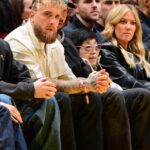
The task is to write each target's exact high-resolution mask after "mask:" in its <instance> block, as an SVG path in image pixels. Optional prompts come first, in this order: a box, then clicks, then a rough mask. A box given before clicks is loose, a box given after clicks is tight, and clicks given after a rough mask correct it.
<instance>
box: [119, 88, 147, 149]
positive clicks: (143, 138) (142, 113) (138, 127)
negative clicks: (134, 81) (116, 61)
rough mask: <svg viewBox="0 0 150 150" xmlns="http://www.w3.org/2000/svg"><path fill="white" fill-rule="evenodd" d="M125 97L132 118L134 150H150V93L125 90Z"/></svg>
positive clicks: (139, 90)
mask: <svg viewBox="0 0 150 150" xmlns="http://www.w3.org/2000/svg"><path fill="white" fill-rule="evenodd" d="M124 96H125V99H126V105H127V109H128V113H129V118H130V126H131V138H132V149H133V150H150V91H148V90H146V89H141V88H138V89H136V88H135V89H130V90H125V91H124ZM121 150H122V149H121Z"/></svg>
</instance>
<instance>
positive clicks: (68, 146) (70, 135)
mask: <svg viewBox="0 0 150 150" xmlns="http://www.w3.org/2000/svg"><path fill="white" fill-rule="evenodd" d="M55 97H56V99H57V102H58V105H59V109H60V116H61V126H60V127H61V129H60V131H61V144H62V150H76V142H75V137H74V127H73V119H72V108H71V107H72V106H71V99H70V97H69V95H68V94H65V93H63V92H57V93H56V95H55Z"/></svg>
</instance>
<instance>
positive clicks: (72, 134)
mask: <svg viewBox="0 0 150 150" xmlns="http://www.w3.org/2000/svg"><path fill="white" fill-rule="evenodd" d="M55 97H56V99H57V101H58V104H59V108H60V112H61V113H60V114H61V141H62V150H92V149H94V150H102V146H103V144H102V125H101V124H102V122H101V116H102V104H101V100H100V98H99V95H98V94H94V93H90V94H89V97H90V103H89V104H86V100H85V95H70V96H69V95H67V94H65V93H62V92H58V93H57V94H56V95H55Z"/></svg>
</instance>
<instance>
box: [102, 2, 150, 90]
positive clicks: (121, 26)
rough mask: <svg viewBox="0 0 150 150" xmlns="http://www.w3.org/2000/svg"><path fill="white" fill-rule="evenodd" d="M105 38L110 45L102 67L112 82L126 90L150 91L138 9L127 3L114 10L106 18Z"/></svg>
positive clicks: (149, 69) (149, 65)
mask: <svg viewBox="0 0 150 150" xmlns="http://www.w3.org/2000/svg"><path fill="white" fill-rule="evenodd" d="M103 35H104V36H105V37H106V38H107V39H108V40H109V41H110V43H109V42H107V43H105V44H104V46H102V51H101V55H102V58H101V64H102V66H103V68H106V69H107V71H108V72H109V73H110V76H111V77H112V79H113V80H114V81H115V82H116V83H118V84H120V85H121V86H122V87H123V88H124V89H129V88H135V87H143V88H146V89H150V82H149V81H150V64H149V63H148V57H147V56H146V51H145V49H144V46H143V43H142V30H141V24H140V21H139V18H138V15H137V12H136V10H135V8H134V7H133V6H131V5H125V4H123V5H119V6H117V7H116V8H114V9H112V10H111V11H110V14H109V15H108V17H107V19H106V26H105V29H104V31H103ZM146 59H147V60H146Z"/></svg>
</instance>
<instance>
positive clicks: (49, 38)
mask: <svg viewBox="0 0 150 150" xmlns="http://www.w3.org/2000/svg"><path fill="white" fill-rule="evenodd" d="M34 33H35V35H36V37H37V38H38V39H39V40H40V41H41V42H44V43H46V44H50V43H53V42H54V41H55V40H56V37H57V32H49V33H45V32H43V31H42V28H41V27H40V26H34Z"/></svg>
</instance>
